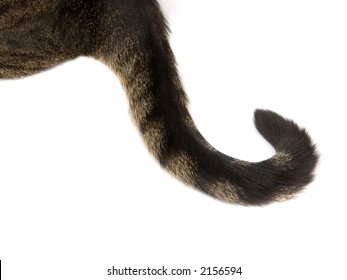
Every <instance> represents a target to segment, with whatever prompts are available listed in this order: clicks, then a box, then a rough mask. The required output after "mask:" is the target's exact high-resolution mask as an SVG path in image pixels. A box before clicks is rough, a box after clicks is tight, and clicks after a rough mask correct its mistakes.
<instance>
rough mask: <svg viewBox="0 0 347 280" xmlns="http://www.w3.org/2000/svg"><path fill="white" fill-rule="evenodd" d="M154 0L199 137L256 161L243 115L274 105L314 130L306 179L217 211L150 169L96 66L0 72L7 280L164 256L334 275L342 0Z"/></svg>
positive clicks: (255, 141)
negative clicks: (255, 202)
mask: <svg viewBox="0 0 347 280" xmlns="http://www.w3.org/2000/svg"><path fill="white" fill-rule="evenodd" d="M162 4H163V5H164V8H165V11H166V14H167V16H168V18H169V21H170V25H171V29H172V32H173V34H172V36H171V42H172V48H173V50H174V52H175V54H176V57H177V60H178V63H179V68H180V72H181V75H182V78H183V81H184V84H185V88H186V90H187V93H188V95H189V97H190V100H191V112H192V115H193V117H194V119H195V121H196V123H197V125H198V127H199V128H200V130H201V132H202V134H203V135H204V136H205V137H206V138H207V139H208V140H209V141H210V143H211V144H212V145H214V146H215V147H216V148H218V149H219V150H221V151H223V152H224V153H226V154H229V155H232V156H234V157H237V158H241V159H246V160H251V161H259V160H262V159H265V158H267V157H269V156H271V155H272V154H273V150H272V149H271V147H270V146H269V145H268V144H267V143H266V142H265V141H264V140H263V139H262V138H261V136H260V135H259V134H258V132H257V131H256V130H255V128H254V126H253V122H252V119H253V110H254V109H255V108H267V109H272V110H274V111H276V112H278V113H280V114H282V115H283V116H286V117H288V118H291V119H294V120H295V121H296V122H297V123H299V124H300V125H301V126H304V127H305V128H307V130H308V131H309V132H310V134H311V136H312V138H313V139H314V141H315V143H316V144H317V147H318V149H319V152H320V154H321V160H320V165H319V167H318V169H317V172H316V173H317V176H316V180H315V181H314V182H313V183H312V184H310V185H309V186H308V188H307V189H306V190H305V191H304V192H303V193H301V194H300V195H299V196H298V197H297V198H296V199H294V200H291V201H288V202H285V203H277V204H272V205H269V206H266V207H262V208H260V207H241V206H236V205H228V204H223V203H220V202H218V201H215V200H213V199H211V198H209V197H207V196H205V195H202V194H200V193H199V192H197V191H195V190H193V189H190V188H188V187H186V186H184V185H182V184H181V183H179V182H178V181H176V180H175V179H173V178H171V177H170V176H169V175H168V174H166V173H165V172H164V171H162V170H161V168H160V167H159V165H158V164H157V163H156V162H155V160H154V159H153V158H152V157H151V156H150V155H149V154H148V152H147V151H146V149H145V146H144V145H143V143H142V141H141V138H140V137H139V134H138V132H137V130H136V128H135V126H134V125H133V123H132V122H131V119H130V117H129V114H128V104H127V100H126V97H125V94H124V92H123V90H122V88H121V87H120V84H119V82H118V80H117V79H116V77H115V76H114V75H113V73H111V72H110V71H109V70H108V69H107V68H106V67H105V66H103V65H102V64H100V63H99V62H96V61H93V60H91V59H86V58H81V59H78V60H75V61H72V62H69V63H66V64H64V65H61V66H59V67H57V68H55V69H53V70H50V71H47V72H44V73H42V74H39V75H36V76H33V77H29V78H25V79H21V80H16V81H4V80H1V81H0V221H1V225H0V259H2V261H3V265H2V268H3V272H2V273H3V277H4V279H8V280H11V279H15V280H17V279H36V280H37V279H45V280H46V279H86V280H87V279H143V277H137V278H136V277H130V278H127V277H122V278H116V277H110V276H107V275H106V272H107V269H108V268H110V267H112V266H116V267H120V268H121V267H124V266H131V267H133V268H142V267H144V268H146V267H148V266H150V267H153V268H156V267H161V266H163V265H165V266H166V267H167V268H191V269H192V270H194V269H197V270H198V271H199V269H200V267H202V266H242V269H243V274H242V276H234V277H227V276H219V277H216V276H215V277H212V276H210V277H208V276H204V277H203V276H199V274H198V273H196V274H194V276H191V277H177V278H175V277H169V278H168V279H184V278H186V279H282V280H286V279H315V278H319V279H346V276H347V272H346V268H345V264H346V259H347V256H346V251H347V246H346V235H347V232H346V226H345V224H346V218H345V215H346V208H347V206H346V187H347V183H346V175H345V173H346V171H345V168H346V158H347V152H346V142H347V137H346V125H345V121H346V118H347V111H346V109H345V108H346V101H345V99H344V98H343V96H344V95H345V94H346V92H347V79H346V78H347V52H346V50H347V17H346V14H347V7H346V1H342V0H341V1H337V0H329V1H327V0H325V1H324V0H322V1H317V0H315V1H311V0H300V1H299V0H294V1H275V0H262V1H255V0H245V1H230V0H229V1H225V0H214V1H213V2H211V1H207V0H189V1H187V0H162ZM148 279H165V278H163V277H157V278H156V277H148Z"/></svg>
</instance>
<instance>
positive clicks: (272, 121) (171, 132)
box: [94, 0, 318, 205]
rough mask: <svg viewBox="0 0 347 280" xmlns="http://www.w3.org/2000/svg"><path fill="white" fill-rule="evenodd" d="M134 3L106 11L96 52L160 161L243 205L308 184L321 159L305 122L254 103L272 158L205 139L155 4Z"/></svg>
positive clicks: (222, 197)
mask: <svg viewBox="0 0 347 280" xmlns="http://www.w3.org/2000/svg"><path fill="white" fill-rule="evenodd" d="M111 2H112V1H111ZM142 2H143V3H144V4H141V3H142ZM110 5H113V4H110ZM137 5H139V6H141V5H142V6H141V7H139V8H138V9H136V11H137V12H136V14H135V12H134V9H129V10H126V9H125V10H119V9H118V10H117V13H110V14H108V15H105V18H104V19H103V22H104V23H105V26H104V27H103V29H104V30H106V32H104V33H105V37H104V38H103V39H102V40H101V41H100V42H101V43H100V46H99V48H98V49H97V51H96V52H95V54H94V57H96V58H97V59H99V60H101V61H102V62H104V63H105V64H107V65H108V66H109V67H110V68H111V69H112V70H113V71H114V72H115V73H116V74H117V76H118V77H119V78H120V80H121V83H122V85H123V87H124V89H125V91H126V93H127V96H128V99H129V104H130V111H131V115H132V117H133V119H134V121H135V123H136V125H137V126H138V128H139V130H140V133H141V135H142V137H143V139H144V142H145V143H146V145H147V147H148V149H149V151H150V152H151V153H152V154H153V155H154V157H155V158H156V159H157V160H158V161H159V163H160V164H161V166H162V167H163V168H164V169H165V170H167V171H168V172H169V173H171V174H173V175H174V176H175V177H177V178H178V179H180V180H181V181H183V182H184V183H186V184H188V185H191V186H194V187H195V188H196V189H199V190H200V191H202V192H204V193H206V194H208V195H210V196H212V197H214V198H217V199H219V200H222V201H225V202H231V203H237V204H242V205H263V204H267V203H270V202H272V201H282V200H286V199H288V198H291V197H292V196H293V195H294V194H296V193H297V192H298V191H300V190H302V189H303V187H304V186H305V185H307V184H308V183H310V182H311V181H312V179H313V171H314V168H315V166H316V164H317V160H318V155H317V153H316V149H315V146H314V145H313V144H312V142H311V139H310V137H309V136H308V134H307V133H306V131H305V130H304V129H301V128H299V127H298V126H297V125H296V124H295V123H294V122H292V121H290V120H287V119H284V118H283V117H281V116H279V115H277V114H276V113H273V112H271V111H265V110H257V111H256V112H255V117H254V120H255V125H256V127H257V129H258V131H259V132H260V133H261V134H262V135H263V136H264V137H265V139H266V140H267V141H269V142H270V143H271V145H272V146H273V147H274V149H275V151H276V154H275V155H274V156H273V157H271V158H269V159H267V160H264V161H262V162H257V163H252V162H247V161H241V160H238V159H235V158H232V157H229V156H227V155H224V154H222V153H221V152H219V151H217V150H216V149H214V148H213V147H212V146H211V145H210V144H209V143H207V141H206V140H205V139H204V138H203V136H202V135H201V134H200V133H199V131H198V130H197V128H196V126H195V125H194V122H193V120H192V118H191V116H190V114H189V112H188V109H187V104H188V102H187V97H186V95H185V92H184V89H183V86H182V83H181V81H180V78H179V75H178V72H177V67H176V62H175V58H174V55H173V53H172V51H171V48H170V46H169V41H168V28H167V25H166V22H165V19H164V17H163V15H162V13H161V11H160V8H159V6H158V4H157V3H156V1H151V0H147V1H138V2H137ZM114 8H116V7H114ZM109 10H110V11H111V10H113V9H112V8H110V9H109ZM119 18H121V19H122V20H123V22H122V24H123V26H120V27H119V28H118V27H117V28H115V26H116V25H115V24H112V23H114V22H117V20H118V19H119ZM118 21H119V20H118ZM129 29H130V30H131V32H129ZM123 30H124V31H123Z"/></svg>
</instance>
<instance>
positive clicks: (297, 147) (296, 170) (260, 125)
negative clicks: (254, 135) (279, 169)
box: [254, 109, 319, 186]
mask: <svg viewBox="0 0 347 280" xmlns="http://www.w3.org/2000/svg"><path fill="white" fill-rule="evenodd" d="M254 121H255V125H256V128H257V129H258V131H259V132H260V134H261V135H262V136H263V137H264V138H265V139H266V140H267V141H269V142H270V144H271V145H272V146H273V147H274V148H275V150H276V152H282V153H283V154H289V155H291V156H292V157H293V162H294V163H295V164H294V166H295V167H294V166H293V170H292V174H296V175H292V176H294V177H295V176H297V180H291V181H292V182H293V183H294V182H295V184H296V185H298V186H304V185H306V184H308V183H310V182H311V181H312V180H313V177H314V174H313V173H314V170H315V168H316V166H317V163H318V159H319V155H318V152H317V149H316V146H315V145H314V144H313V142H312V140H311V137H310V136H309V134H308V133H307V131H306V130H305V129H303V128H300V127H299V126H298V125H297V124H296V123H294V122H293V121H292V120H288V119H285V118H283V117H282V116H280V115H278V114H276V113H274V112H272V111H269V110H261V109H257V110H256V111H255V112H254Z"/></svg>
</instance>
